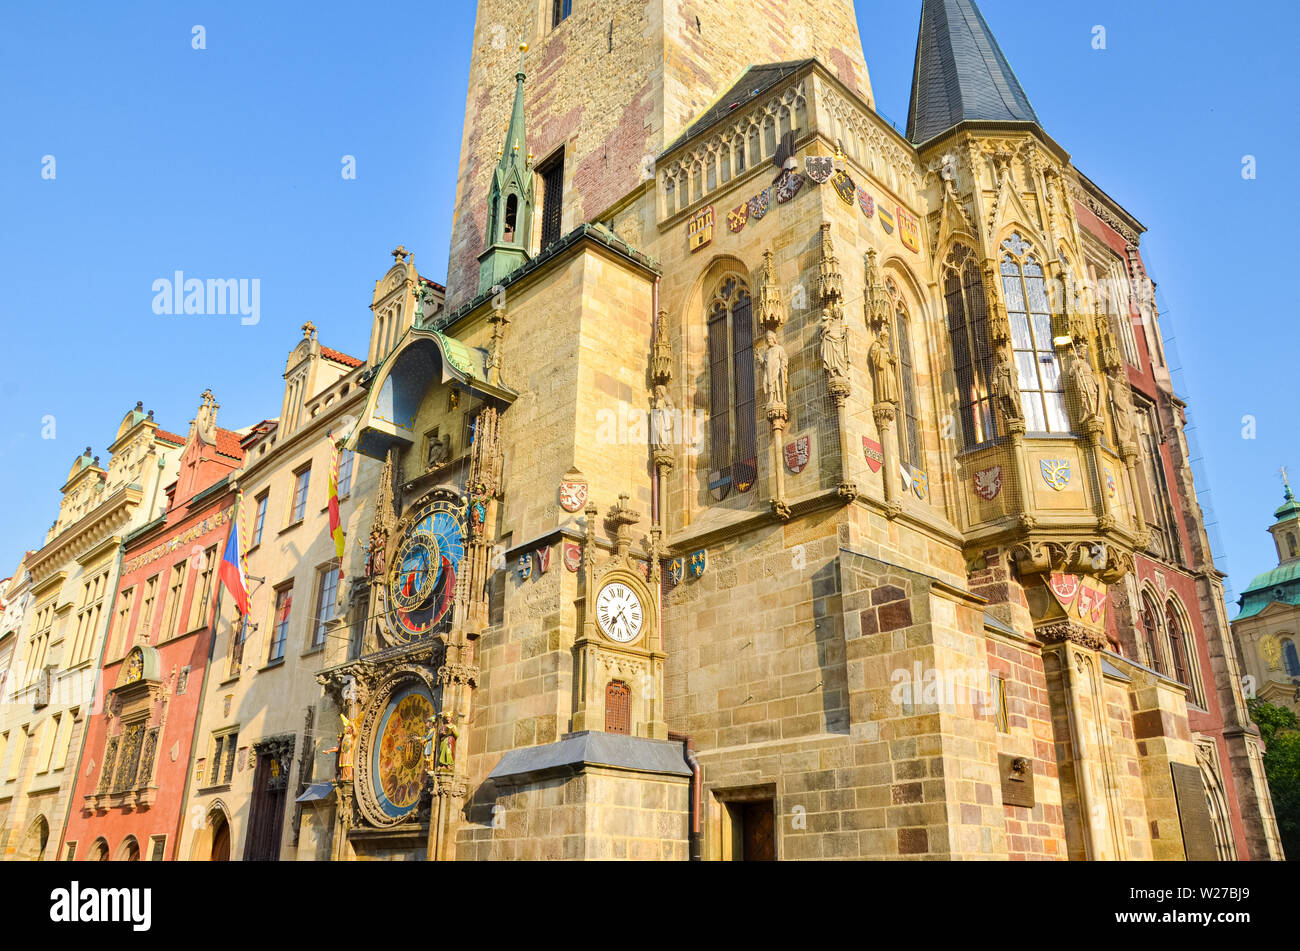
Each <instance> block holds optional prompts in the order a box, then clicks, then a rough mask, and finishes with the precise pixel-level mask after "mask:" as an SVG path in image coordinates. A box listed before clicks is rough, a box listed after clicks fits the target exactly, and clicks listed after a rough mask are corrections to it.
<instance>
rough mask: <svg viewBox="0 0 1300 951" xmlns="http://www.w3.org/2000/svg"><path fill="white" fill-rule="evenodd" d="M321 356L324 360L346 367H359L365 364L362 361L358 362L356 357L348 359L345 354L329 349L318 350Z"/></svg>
mask: <svg viewBox="0 0 1300 951" xmlns="http://www.w3.org/2000/svg"><path fill="white" fill-rule="evenodd" d="M320 352H321V356H323V357H324V358H325V359H326V360H333V361H334V362H335V363H341V364H343V365H344V366H346V367H359V366H361V364H363V363H365V362H366V361H364V360H358V359H357V358H356V357H350V356H348V355H347V354H346V353H342V352H340V351H338V350H331V349H330V348H329V347H321V348H320Z"/></svg>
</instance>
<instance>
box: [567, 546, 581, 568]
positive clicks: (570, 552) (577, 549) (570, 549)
mask: <svg viewBox="0 0 1300 951" xmlns="http://www.w3.org/2000/svg"><path fill="white" fill-rule="evenodd" d="M581 566H582V546H581V545H579V544H578V543H577V542H565V543H564V567H565V568H568V569H569V570H570V571H577V570H578V569H579V568H580V567H581Z"/></svg>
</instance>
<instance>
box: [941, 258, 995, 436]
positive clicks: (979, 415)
mask: <svg viewBox="0 0 1300 951" xmlns="http://www.w3.org/2000/svg"><path fill="white" fill-rule="evenodd" d="M943 294H944V301H945V304H946V308H947V314H948V336H949V338H950V339H951V341H952V363H953V371H954V373H955V375H956V378H957V409H958V414H959V416H960V418H961V431H962V445H963V446H964V447H965V448H967V449H972V448H974V447H975V446H979V445H983V444H984V443H987V442H992V441H993V440H994V439H995V438H996V437H997V429H996V427H995V425H994V422H993V398H992V394H991V393H990V392H989V381H990V380H991V379H992V376H993V350H992V348H991V347H990V346H989V334H988V308H987V305H986V303H985V300H984V281H983V279H982V278H981V277H980V271H979V268H978V267H977V266H976V264H975V260H974V256H973V254H972V252H971V250H970V248H967V247H965V246H964V245H958V246H957V247H956V248H954V249H953V252H952V254H950V255H949V256H948V260H947V261H946V262H945V266H944V285H943Z"/></svg>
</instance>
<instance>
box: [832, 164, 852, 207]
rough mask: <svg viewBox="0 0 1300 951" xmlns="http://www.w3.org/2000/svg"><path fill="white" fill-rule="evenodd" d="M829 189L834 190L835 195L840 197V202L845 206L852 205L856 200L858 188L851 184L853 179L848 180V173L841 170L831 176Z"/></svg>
mask: <svg viewBox="0 0 1300 951" xmlns="http://www.w3.org/2000/svg"><path fill="white" fill-rule="evenodd" d="M831 187H832V188H834V189H835V194H837V195H839V196H840V201H842V202H844V204H846V205H852V204H853V203H854V202H855V201H857V198H858V186H857V185H855V184H853V179H851V178H849V173H848V172H846V171H844V170H843V169H841V170H840V171H838V172H836V173H835V174H834V175H832V176H831Z"/></svg>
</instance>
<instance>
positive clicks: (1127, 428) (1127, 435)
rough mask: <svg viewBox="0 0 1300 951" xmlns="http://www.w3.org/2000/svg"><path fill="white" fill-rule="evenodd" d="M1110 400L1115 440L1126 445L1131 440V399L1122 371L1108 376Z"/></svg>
mask: <svg viewBox="0 0 1300 951" xmlns="http://www.w3.org/2000/svg"><path fill="white" fill-rule="evenodd" d="M1110 402H1111V406H1112V407H1113V409H1114V413H1115V442H1116V443H1118V444H1119V445H1121V446H1127V445H1129V444H1131V443H1132V442H1133V399H1132V397H1131V396H1130V395H1129V387H1128V383H1127V382H1126V381H1125V380H1124V377H1123V373H1122V371H1117V372H1115V373H1112V374H1111V376H1110Z"/></svg>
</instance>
